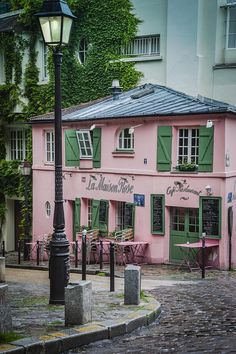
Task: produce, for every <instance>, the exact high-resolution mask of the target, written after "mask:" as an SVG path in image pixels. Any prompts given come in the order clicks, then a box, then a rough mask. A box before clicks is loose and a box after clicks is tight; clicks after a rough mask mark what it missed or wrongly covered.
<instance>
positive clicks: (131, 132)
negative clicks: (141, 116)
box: [129, 124, 143, 134]
mask: <svg viewBox="0 0 236 354" xmlns="http://www.w3.org/2000/svg"><path fill="white" fill-rule="evenodd" d="M141 125H143V124H138V125H135V126H134V127H130V128H129V134H134V129H135V128H138V127H141Z"/></svg>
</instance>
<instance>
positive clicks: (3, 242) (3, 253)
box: [2, 241, 5, 257]
mask: <svg viewBox="0 0 236 354" xmlns="http://www.w3.org/2000/svg"><path fill="white" fill-rule="evenodd" d="M2 256H3V257H5V241H2Z"/></svg>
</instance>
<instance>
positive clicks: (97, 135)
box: [93, 128, 101, 168]
mask: <svg viewBox="0 0 236 354" xmlns="http://www.w3.org/2000/svg"><path fill="white" fill-rule="evenodd" d="M93 167H94V168H99V167H101V128H95V129H94V130H93Z"/></svg>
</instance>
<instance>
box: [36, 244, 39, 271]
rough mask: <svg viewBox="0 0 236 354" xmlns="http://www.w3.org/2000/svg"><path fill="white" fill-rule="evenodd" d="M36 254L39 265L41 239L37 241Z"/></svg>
mask: <svg viewBox="0 0 236 354" xmlns="http://www.w3.org/2000/svg"><path fill="white" fill-rule="evenodd" d="M36 252H37V253H36V256H37V266H38V265H39V241H37V248H36Z"/></svg>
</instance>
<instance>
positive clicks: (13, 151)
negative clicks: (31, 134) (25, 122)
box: [9, 129, 28, 161]
mask: <svg viewBox="0 0 236 354" xmlns="http://www.w3.org/2000/svg"><path fill="white" fill-rule="evenodd" d="M27 139H28V131H27V130H26V129H16V130H11V131H10V146H9V150H10V151H9V159H10V160H21V161H22V160H24V159H26V155H27Z"/></svg>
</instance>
